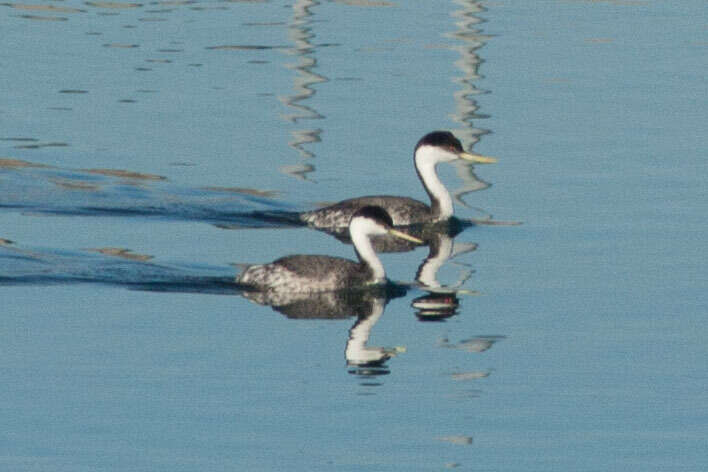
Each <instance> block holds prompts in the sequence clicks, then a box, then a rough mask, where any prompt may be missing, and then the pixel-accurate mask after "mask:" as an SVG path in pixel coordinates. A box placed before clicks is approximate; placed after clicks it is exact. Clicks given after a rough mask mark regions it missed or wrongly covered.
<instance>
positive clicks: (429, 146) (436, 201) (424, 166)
mask: <svg viewBox="0 0 708 472" xmlns="http://www.w3.org/2000/svg"><path fill="white" fill-rule="evenodd" d="M456 159H464V160H468V161H472V162H478V163H492V162H496V159H494V158H493V157H485V156H481V155H479V154H471V153H468V152H465V151H464V149H463V148H462V144H461V143H460V140H459V139H457V138H456V137H455V135H453V134H452V133H451V132H449V131H433V132H431V133H428V134H426V135H425V136H423V137H422V138H421V139H420V140H419V141H418V144H416V147H415V152H414V153H413V161H414V163H415V170H416V172H417V174H418V178H419V179H420V181H421V183H422V184H423V187H424V188H425V191H426V192H427V193H428V196H429V197H430V203H431V204H430V206H428V205H426V204H425V203H423V202H420V201H418V200H414V199H412V198H408V197H396V196H390V195H377V196H366V197H358V198H351V199H348V200H343V201H341V202H339V203H335V204H334V205H330V206H327V207H324V208H319V209H317V210H312V211H306V212H302V213H300V214H299V219H300V220H301V221H302V222H304V223H307V224H308V225H310V226H313V227H315V228H320V229H327V228H331V229H335V228H346V226H347V225H348V224H349V220H350V219H351V218H352V215H353V214H354V213H355V212H356V211H357V210H359V209H360V208H362V207H364V206H369V205H374V206H379V207H381V208H383V209H384V210H386V211H387V212H388V214H389V215H391V218H392V220H393V225H394V226H407V225H412V224H423V223H436V222H439V221H446V220H448V219H449V218H451V217H452V215H453V213H454V210H453V207H452V197H450V193H449V192H448V191H447V189H446V188H445V186H444V185H443V184H442V182H441V181H440V178H439V177H438V174H437V172H436V167H437V165H438V164H439V163H441V162H451V161H454V160H456Z"/></svg>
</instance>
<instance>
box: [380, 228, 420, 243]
mask: <svg viewBox="0 0 708 472" xmlns="http://www.w3.org/2000/svg"><path fill="white" fill-rule="evenodd" d="M388 234H390V235H391V236H396V237H397V238H401V239H405V240H406V241H410V242H413V243H416V244H423V240H422V239H418V238H416V237H415V236H411V235H410V234H406V233H403V232H401V231H398V230H395V229H389V230H388Z"/></svg>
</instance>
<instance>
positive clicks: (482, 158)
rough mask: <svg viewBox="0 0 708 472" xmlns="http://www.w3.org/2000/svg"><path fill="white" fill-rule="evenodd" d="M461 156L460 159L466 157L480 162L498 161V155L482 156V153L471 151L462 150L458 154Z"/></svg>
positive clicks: (468, 159)
mask: <svg viewBox="0 0 708 472" xmlns="http://www.w3.org/2000/svg"><path fill="white" fill-rule="evenodd" d="M458 155H459V156H460V159H464V160H466V161H471V162H476V163H478V164H493V163H495V162H497V158H496V157H487V156H482V155H481V154H472V153H469V152H461V153H460V154H458Z"/></svg>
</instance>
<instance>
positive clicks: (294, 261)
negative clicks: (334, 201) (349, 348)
mask: <svg viewBox="0 0 708 472" xmlns="http://www.w3.org/2000/svg"><path fill="white" fill-rule="evenodd" d="M392 226H393V221H392V220H391V217H390V216H389V214H388V213H386V211H385V210H383V209H382V208H380V207H374V206H365V207H363V208H361V209H360V210H358V211H357V212H356V213H354V216H352V218H351V222H350V223H349V233H350V234H351V238H352V243H353V244H354V251H355V252H356V255H357V256H358V258H359V262H358V263H357V262H354V261H351V260H349V259H343V258H341V257H331V256H310V255H295V256H287V257H283V258H280V259H278V260H276V261H274V262H272V263H270V264H264V265H254V266H249V267H247V268H246V269H245V270H244V271H243V272H242V273H241V274H240V275H239V276H238V278H237V279H236V282H237V283H239V284H241V285H244V286H247V287H250V288H253V289H255V290H261V291H281V292H325V291H331V290H341V289H345V288H357V287H363V286H366V285H372V284H382V283H384V282H385V281H386V273H385V272H384V268H383V265H382V264H381V261H380V260H379V258H378V257H377V256H376V252H375V251H374V248H373V246H372V244H371V240H370V236H373V235H377V234H391V235H393V236H397V237H399V238H402V239H408V240H410V241H413V242H416V243H418V244H421V243H422V242H423V241H421V240H419V239H417V238H414V237H413V236H409V235H407V234H405V233H402V232H400V231H396V230H395V229H393V228H392Z"/></svg>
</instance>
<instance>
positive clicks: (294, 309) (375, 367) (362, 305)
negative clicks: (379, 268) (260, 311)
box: [242, 284, 407, 377]
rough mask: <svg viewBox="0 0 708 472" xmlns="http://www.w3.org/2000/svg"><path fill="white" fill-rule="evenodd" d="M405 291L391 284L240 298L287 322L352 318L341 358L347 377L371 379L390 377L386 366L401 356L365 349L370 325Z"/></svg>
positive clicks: (380, 349) (257, 293) (248, 294)
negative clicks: (267, 307) (270, 310)
mask: <svg viewBox="0 0 708 472" xmlns="http://www.w3.org/2000/svg"><path fill="white" fill-rule="evenodd" d="M406 292H407V288H406V287H402V286H397V285H395V284H386V285H379V286H372V287H368V288H363V289H355V290H337V291H330V292H282V291H277V292H276V291H249V290H246V291H244V292H243V294H242V295H243V297H244V298H246V299H248V300H250V301H252V302H255V303H258V304H260V305H267V306H270V307H271V308H272V309H273V310H275V311H277V312H278V313H281V314H283V315H285V316H287V317H288V318H291V319H300V320H314V319H318V320H340V319H347V318H352V317H355V318H356V321H355V322H354V324H353V325H352V327H351V328H350V330H349V338H348V340H347V342H346V347H345V349H344V355H345V359H346V363H347V366H348V368H349V370H348V371H349V373H351V374H355V375H358V376H364V377H371V376H378V375H385V374H388V373H390V370H389V368H388V366H387V365H386V362H387V361H388V360H389V359H390V358H391V357H394V356H395V355H396V354H398V353H400V352H403V351H404V349H403V348H400V347H395V348H384V347H373V346H368V345H367V341H368V339H369V335H370V333H371V330H372V328H373V327H374V325H375V324H376V323H377V322H378V321H379V319H380V318H381V316H382V315H383V313H384V309H385V308H386V305H387V304H388V302H389V301H390V300H392V299H394V298H397V297H402V296H404V295H405V294H406Z"/></svg>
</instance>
